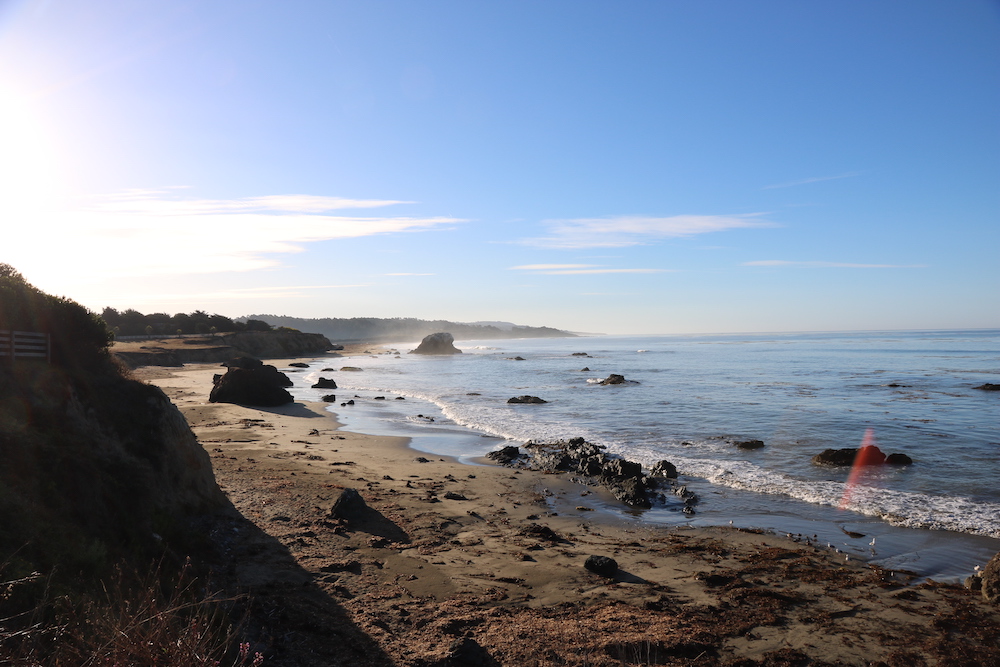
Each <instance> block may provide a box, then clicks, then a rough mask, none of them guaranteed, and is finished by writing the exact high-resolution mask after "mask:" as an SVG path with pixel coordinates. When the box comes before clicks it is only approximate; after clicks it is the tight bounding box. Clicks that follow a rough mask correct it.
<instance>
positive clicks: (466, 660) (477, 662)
mask: <svg viewBox="0 0 1000 667" xmlns="http://www.w3.org/2000/svg"><path fill="white" fill-rule="evenodd" d="M499 665H500V663H499V662H497V661H496V660H495V659H494V658H493V656H491V655H490V653H489V651H487V650H486V649H485V648H483V647H482V645H480V644H479V643H478V642H477V641H476V640H475V639H473V638H472V637H462V638H459V639H455V640H454V641H453V642H452V643H451V644H450V645H449V646H448V655H447V656H446V657H444V658H442V659H441V660H438V661H436V662H434V663H432V664H430V665H428V667H499Z"/></svg>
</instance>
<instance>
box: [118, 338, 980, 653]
mask: <svg viewBox="0 0 1000 667" xmlns="http://www.w3.org/2000/svg"><path fill="white" fill-rule="evenodd" d="M362 347H367V348H369V349H370V348H371V347H372V346H362ZM314 359H315V357H310V358H308V360H314ZM291 361H293V360H291V359H289V360H270V361H269V363H274V364H275V365H287V363H288V362H291ZM215 372H218V366H216V365H214V364H212V365H197V366H194V365H192V366H185V367H183V368H177V369H158V368H157V369H153V368H146V369H139V370H137V371H136V372H135V375H136V377H137V378H138V379H144V380H147V381H150V382H151V383H153V384H157V385H158V386H160V387H161V388H162V389H163V390H164V391H165V392H166V393H167V395H168V396H169V397H170V398H171V400H173V401H174V403H175V404H176V405H177V406H178V407H179V408H180V409H181V411H182V412H183V413H184V415H185V417H186V418H187V419H188V422H189V424H190V425H191V427H192V429H193V430H194V432H195V434H196V435H197V436H198V439H199V441H200V442H201V443H202V445H203V446H204V447H205V448H206V450H207V451H208V452H209V455H210V456H211V458H212V463H213V467H214V469H215V474H216V477H217V479H218V481H219V484H220V486H221V487H222V488H223V490H224V491H225V492H226V494H227V495H228V497H229V499H230V501H231V502H232V503H233V505H234V507H235V508H236V509H237V510H238V511H239V513H240V515H241V517H242V518H241V519H239V520H237V519H234V521H236V522H237V523H235V524H233V529H227V530H225V531H221V529H217V530H216V531H215V532H216V534H219V535H224V539H222V541H221V542H220V543H221V544H224V545H225V552H226V553H227V554H228V556H227V557H228V558H230V561H229V565H228V566H227V568H228V569H227V577H228V579H229V581H230V584H231V585H232V586H234V587H236V588H238V589H239V590H243V591H249V592H250V594H251V596H253V597H254V598H255V599H257V600H258V601H259V604H260V606H261V608H262V609H277V608H282V609H286V610H289V611H287V613H286V616H289V618H286V619H285V621H281V623H285V624H289V623H290V624H292V625H294V626H295V627H294V632H293V633H292V634H293V635H294V637H296V639H295V641H284V640H278V639H275V638H274V637H275V636H278V635H275V634H274V633H275V632H277V631H278V630H279V629H280V628H276V627H272V626H269V625H267V623H271V622H274V623H277V622H278V621H273V619H272V620H271V621H267V622H265V621H263V620H257V618H256V617H254V619H255V620H254V627H255V628H258V630H257V639H256V641H257V642H258V644H259V645H260V647H261V649H262V650H263V651H264V652H265V654H266V655H268V656H269V658H268V660H269V663H268V664H277V665H281V664H316V665H320V664H340V661H339V659H338V660H333V659H332V656H334V655H335V654H336V655H342V654H343V651H345V650H347V649H346V648H345V645H344V643H343V641H335V642H332V643H331V640H330V638H329V637H328V635H329V634H330V626H329V624H331V623H335V622H336V623H342V624H344V623H346V625H343V627H345V628H350V629H351V630H350V631H351V632H352V633H359V634H357V636H356V637H355V639H356V640H357V641H358V642H361V644H364V645H365V646H368V649H366V652H365V653H364V655H366V656H369V655H380V656H382V657H383V658H384V660H381V658H380V659H374V658H371V659H366V660H365V661H364V662H360V661H359V662H356V663H351V662H350V661H348V663H345V664H397V665H411V664H412V665H418V664H424V665H430V664H442V665H443V664H445V663H444V662H440V663H436V662H434V661H435V660H448V659H451V660H456V659H457V658H456V655H458V654H461V653H462V652H463V651H465V652H471V653H472V654H476V655H479V654H482V655H488V656H489V659H490V660H493V661H494V662H492V663H490V662H481V664H502V665H507V664H510V665H515V664H533V663H534V664H552V663H555V662H558V661H559V660H563V661H565V664H594V665H601V664H608V665H612V664H614V665H617V664H621V663H622V659H624V658H626V657H628V656H629V655H632V653H635V654H636V655H638V653H639V652H641V651H643V650H645V651H647V652H648V651H654V652H656V653H658V654H662V655H674V656H678V659H680V657H681V656H686V657H685V658H684V660H690V659H692V658H695V657H696V656H701V658H702V660H701V662H698V663H697V664H727V663H728V662H732V661H735V660H737V659H746V660H752V661H755V662H751V663H743V664H777V663H776V662H770V661H776V660H777V659H778V657H779V656H781V655H784V656H786V657H788V656H796V655H801V656H808V657H810V658H812V659H815V660H823V661H826V662H829V663H833V664H836V662H837V661H840V662H842V663H843V664H857V663H858V662H861V661H870V660H876V659H877V660H886V659H890V658H893V656H896V657H897V658H898V659H902V657H899V656H905V655H906V654H907V652H908V651H911V650H915V649H917V647H922V648H919V649H917V650H920V651H921V653H922V654H923V655H925V656H933V655H935V652H936V651H944V647H945V644H944V643H942V642H944V639H942V636H945V637H947V638H948V641H951V642H954V641H961V642H965V643H966V644H968V646H969V647H970V648H968V650H969V651H974V652H976V654H977V655H982V656H985V657H986V658H988V659H995V660H1000V648H998V647H996V646H985V645H983V643H982V642H981V641H980V640H978V639H976V637H978V636H982V635H980V634H977V633H979V632H980V631H981V630H982V628H983V627H987V626H988V627H995V628H997V629H998V631H1000V611H998V610H997V608H996V607H991V606H990V605H988V604H986V603H985V602H984V601H983V600H982V599H981V597H978V596H975V595H973V594H971V593H969V592H968V591H966V590H964V589H963V588H961V587H958V586H953V585H946V584H939V583H924V584H920V585H916V586H915V585H912V581H913V578H912V577H909V576H907V575H905V574H903V573H900V572H891V571H887V570H883V569H881V568H878V567H870V566H868V565H866V564H864V563H861V562H858V561H857V559H844V558H842V557H841V556H840V555H838V554H834V553H830V552H828V551H826V550H824V549H819V548H816V547H814V546H809V547H807V546H805V545H803V544H801V543H796V542H794V541H792V540H788V539H787V538H785V537H780V536H776V535H769V534H758V533H756V532H750V531H746V530H739V529H734V528H720V527H683V526H678V527H658V526H652V525H642V524H640V523H637V522H634V521H629V520H622V519H618V520H614V519H611V520H609V519H608V516H607V514H606V513H602V512H600V509H601V506H600V504H601V501H600V494H598V493H593V492H592V493H589V494H585V495H584V494H582V493H581V490H580V488H579V487H578V486H576V485H573V484H572V483H571V482H568V480H565V479H560V476H558V475H546V474H544V473H541V472H537V471H517V470H512V469H510V468H504V467H500V466H485V465H469V464H466V463H463V462H461V461H459V460H457V459H455V458H452V457H444V456H438V455H421V454H420V452H419V451H418V450H416V449H413V448H411V447H410V445H409V441H408V440H407V439H404V438H398V437H392V436H373V435H367V434H363V433H354V432H351V431H348V430H344V428H343V427H342V424H341V423H340V422H339V421H338V420H337V419H336V418H335V417H334V416H333V415H332V414H331V413H330V412H329V411H328V410H326V407H327V404H324V403H310V402H303V401H297V402H295V403H293V404H290V405H288V406H284V407H282V408H268V409H257V408H251V407H244V406H237V405H230V404H211V403H208V402H207V400H208V392H209V390H210V388H211V377H212V375H213V374H214V373H215ZM420 459H424V461H423V462H420ZM569 485H572V486H569ZM345 488H353V489H355V490H357V491H358V492H359V493H360V495H361V497H362V498H363V499H364V501H365V505H366V509H365V510H364V511H363V512H362V513H361V515H360V516H358V517H356V518H354V519H351V520H346V521H345V520H343V519H341V518H338V517H337V516H335V515H333V514H331V505H332V503H333V502H334V501H335V500H336V497H338V496H339V494H341V493H342V492H343V489H345ZM565 508H573V509H572V510H570V509H565ZM578 508H579V509H578ZM598 515H601V516H598ZM240 521H242V522H246V523H242V524H241V523H239V522H240ZM240 526H243V527H242V528H240ZM220 531H221V532H220ZM591 555H597V556H608V557H611V558H614V559H615V560H616V561H617V563H618V570H617V572H616V573H615V574H614V575H613V576H612V577H610V578H608V577H604V576H601V575H598V574H594V573H592V572H590V571H588V570H587V569H585V567H584V562H585V561H586V559H587V557H588V556H591ZM307 602H308V604H307ZM316 605H320V606H319V607H317V606H316ZM306 609H310V610H311V611H309V613H308V614H307V613H306ZM318 609H321V610H325V611H317V610H318ZM970 609H974V610H975V613H974V615H973V617H972V618H970V619H968V621H960V618H961V617H962V614H963V613H967V612H968V611H969V610H970ZM963 610H964V611H963ZM298 611H302V613H303V614H304V616H303V617H302V618H301V619H299V618H298V616H297V615H296V614H297V613H298ZM942 615H944V616H945V617H948V618H951V619H953V620H954V622H953V623H952V625H950V626H949V629H948V630H942V629H941V628H940V627H938V626H936V625H935V618H937V619H940V618H941V617H942ZM306 617H308V618H311V619H313V620H312V621H310V623H311V624H312V629H310V625H309V623H307V622H306V620H305V619H306ZM268 618H270V617H268ZM338 619H339V620H338ZM337 627H341V626H340V625H338V626H337ZM974 628H978V630H974ZM286 630H287V628H286ZM345 632H346V630H345ZM942 633H943V634H942ZM335 634H336V633H335ZM352 636H355V635H352ZM268 637H270V639H269V638H268ZM324 637H326V638H324ZM512 637H519V638H521V639H519V640H518V641H515V642H512V641H511V638H512ZM693 637H694V638H697V640H695V639H693ZM523 638H531V641H527V640H523ZM845 639H847V640H848V641H845ZM365 642H368V643H367V644H365ZM694 644H697V650H695V649H694V648H692V646H693V645H694ZM359 645H360V644H359ZM963 645H964V644H963ZM952 648H954V647H953V646H952ZM369 649H370V650H369ZM371 650H374V651H375V653H371ZM338 651H339V652H340V653H338ZM990 652H992V653H990ZM307 653H308V655H313V656H321V657H317V658H315V659H313V660H310V659H307V658H306V657H305V656H306V655H307ZM941 655H942V656H944V653H942V654H941ZM322 656H325V657H322ZM449 656H451V657H450V658H449ZM544 656H549V657H548V658H546V657H544ZM556 658H558V660H557V659H556ZM380 660H381V661H380ZM450 664H460V663H455V662H453V663H450ZM668 664H669V663H668ZM676 664H687V663H681V662H678V663H676ZM940 664H947V663H945V662H941V663H940ZM984 664H989V663H984Z"/></svg>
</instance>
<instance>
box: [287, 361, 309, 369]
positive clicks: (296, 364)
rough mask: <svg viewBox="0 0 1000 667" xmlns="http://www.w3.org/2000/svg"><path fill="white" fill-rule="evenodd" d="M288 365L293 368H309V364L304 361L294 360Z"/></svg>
mask: <svg viewBox="0 0 1000 667" xmlns="http://www.w3.org/2000/svg"><path fill="white" fill-rule="evenodd" d="M288 365H289V366H291V367H292V368H309V364H307V363H304V362H302V361H293V362H292V363H290V364H288Z"/></svg>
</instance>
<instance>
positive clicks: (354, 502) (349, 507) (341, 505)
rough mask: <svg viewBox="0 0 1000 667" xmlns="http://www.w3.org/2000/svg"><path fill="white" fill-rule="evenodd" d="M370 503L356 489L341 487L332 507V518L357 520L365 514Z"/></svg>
mask: <svg viewBox="0 0 1000 667" xmlns="http://www.w3.org/2000/svg"><path fill="white" fill-rule="evenodd" d="M367 508H368V505H367V504H366V503H365V499H364V498H362V497H361V494H360V493H358V492H357V490H356V489H351V488H347V489H341V490H340V495H339V496H337V498H336V499H335V500H334V501H333V505H332V506H331V507H330V518H332V519H344V520H345V521H352V520H354V521H357V520H358V519H360V518H361V516H362V515H363V514H364V512H365V510H366V509H367Z"/></svg>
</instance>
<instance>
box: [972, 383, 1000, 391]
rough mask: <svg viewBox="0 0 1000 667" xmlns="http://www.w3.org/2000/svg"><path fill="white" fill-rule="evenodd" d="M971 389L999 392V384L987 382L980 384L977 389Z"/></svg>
mask: <svg viewBox="0 0 1000 667" xmlns="http://www.w3.org/2000/svg"><path fill="white" fill-rule="evenodd" d="M973 389H982V390H983V391H1000V384H992V383H990V382H987V383H986V384H981V385H979V386H978V387H973Z"/></svg>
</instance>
